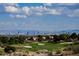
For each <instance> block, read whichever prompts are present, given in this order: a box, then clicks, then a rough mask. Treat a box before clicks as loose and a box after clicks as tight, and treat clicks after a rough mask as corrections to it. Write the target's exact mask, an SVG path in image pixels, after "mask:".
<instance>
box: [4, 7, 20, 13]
mask: <svg viewBox="0 0 79 59" xmlns="http://www.w3.org/2000/svg"><path fill="white" fill-rule="evenodd" d="M5 11H6V12H10V13H17V12H19V8H17V7H14V6H5Z"/></svg>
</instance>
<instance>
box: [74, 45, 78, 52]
mask: <svg viewBox="0 0 79 59" xmlns="http://www.w3.org/2000/svg"><path fill="white" fill-rule="evenodd" d="M73 52H74V53H79V45H78V46H74V47H73Z"/></svg>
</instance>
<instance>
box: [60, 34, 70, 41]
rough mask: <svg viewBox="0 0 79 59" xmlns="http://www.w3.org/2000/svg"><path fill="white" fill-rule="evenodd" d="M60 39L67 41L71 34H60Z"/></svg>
mask: <svg viewBox="0 0 79 59" xmlns="http://www.w3.org/2000/svg"><path fill="white" fill-rule="evenodd" d="M59 39H60V40H64V41H67V40H68V39H69V35H68V34H60V35H59Z"/></svg>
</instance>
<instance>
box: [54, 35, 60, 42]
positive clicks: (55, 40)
mask: <svg viewBox="0 0 79 59" xmlns="http://www.w3.org/2000/svg"><path fill="white" fill-rule="evenodd" d="M53 37H54V40H53V41H54V42H55V43H57V42H58V41H60V39H59V36H58V35H53Z"/></svg>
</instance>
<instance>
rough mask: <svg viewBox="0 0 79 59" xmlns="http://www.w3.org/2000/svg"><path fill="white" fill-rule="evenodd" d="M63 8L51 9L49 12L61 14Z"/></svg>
mask: <svg viewBox="0 0 79 59" xmlns="http://www.w3.org/2000/svg"><path fill="white" fill-rule="evenodd" d="M61 13H62V12H61V10H60V9H50V10H49V14H52V15H61Z"/></svg>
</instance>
